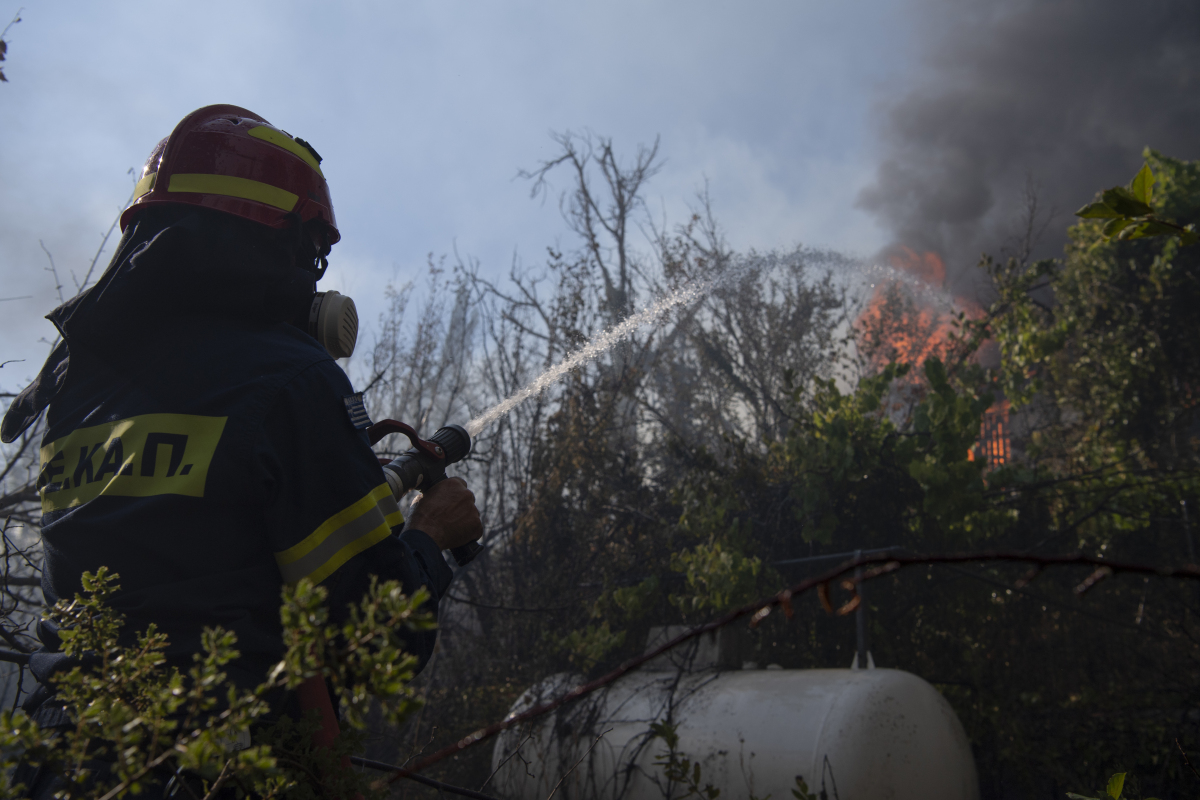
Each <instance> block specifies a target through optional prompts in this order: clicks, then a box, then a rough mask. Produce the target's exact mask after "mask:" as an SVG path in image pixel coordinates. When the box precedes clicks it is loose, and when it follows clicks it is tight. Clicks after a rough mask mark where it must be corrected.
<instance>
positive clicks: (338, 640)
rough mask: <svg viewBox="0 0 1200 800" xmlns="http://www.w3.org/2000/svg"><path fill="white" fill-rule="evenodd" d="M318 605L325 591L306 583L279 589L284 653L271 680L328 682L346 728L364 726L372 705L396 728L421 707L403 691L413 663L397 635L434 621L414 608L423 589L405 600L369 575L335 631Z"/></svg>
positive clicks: (391, 584) (425, 595)
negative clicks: (360, 597) (318, 679)
mask: <svg viewBox="0 0 1200 800" xmlns="http://www.w3.org/2000/svg"><path fill="white" fill-rule="evenodd" d="M325 599H326V592H325V589H324V588H323V587H320V586H313V585H312V583H311V582H308V581H301V582H300V583H299V584H298V585H297V586H296V587H295V588H294V589H292V590H285V592H284V602H283V607H282V609H281V615H282V618H283V626H284V643H285V645H286V648H287V649H286V651H285V654H284V658H283V661H281V662H279V664H277V665H276V666H275V668H274V669H273V670H272V672H271V675H270V678H271V680H272V681H277V682H280V683H281V684H282V685H284V686H286V687H287V688H288V689H294V688H296V687H297V686H299V685H300V684H301V683H303V682H304V681H305V680H306V679H308V678H311V677H313V676H315V675H320V676H321V677H323V678H325V679H326V680H327V681H329V682H330V683H331V684H332V686H333V689H334V693H335V697H336V699H337V700H339V701H340V702H341V709H342V713H343V715H344V718H345V720H346V722H347V723H349V725H350V726H351V727H353V728H362V727H363V726H364V725H365V724H366V720H365V718H366V713H367V710H368V707H369V706H370V704H371V700H372V699H375V700H376V701H378V703H379V707H380V709H381V710H382V714H383V718H384V720H386V721H387V722H389V723H391V724H399V723H400V722H402V721H403V720H404V719H405V718H407V717H408V715H409V714H411V713H412V712H413V711H415V710H416V709H417V708H418V707H419V705H420V702H419V700H418V699H417V698H416V696H415V694H414V692H413V689H412V687H410V686H409V682H410V681H411V680H412V679H413V676H414V675H415V673H416V667H417V657H416V656H413V655H409V654H407V653H405V652H403V641H402V640H401V638H400V633H401V632H402V631H405V630H412V631H420V630H429V629H431V628H432V627H433V625H434V622H433V616H432V615H431V614H429V613H427V612H422V611H421V610H420V607H421V606H422V605H423V604H424V603H425V602H426V601H427V600H428V599H429V592H428V590H426V589H425V588H424V587H422V588H420V589H418V590H417V591H416V592H415V593H414V594H413V595H412V597H409V596H407V595H405V594H404V592H403V591H401V588H400V585H399V583H397V582H396V581H388V582H386V583H383V584H380V583H379V582H378V581H377V580H376V579H375V577H374V576H372V577H371V585H370V589H369V590H368V592H367V595H366V599H364V601H363V602H362V603H361V604H359V605H358V606H352V607H351V608H350V615H349V618H348V619H347V621H346V622H345V623H344V624H343V625H342V626H341V627H340V628H339V627H337V626H334V625H331V624H329V623H328V616H329V610H328V606H327V605H326V602H325Z"/></svg>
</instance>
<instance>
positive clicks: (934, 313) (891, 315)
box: [856, 246, 982, 368]
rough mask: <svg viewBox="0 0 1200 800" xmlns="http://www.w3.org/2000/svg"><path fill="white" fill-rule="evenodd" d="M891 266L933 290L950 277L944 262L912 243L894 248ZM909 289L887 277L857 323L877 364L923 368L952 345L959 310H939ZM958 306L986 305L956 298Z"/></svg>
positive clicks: (976, 311)
mask: <svg viewBox="0 0 1200 800" xmlns="http://www.w3.org/2000/svg"><path fill="white" fill-rule="evenodd" d="M889 261H890V263H891V266H892V267H893V268H894V269H896V270H899V271H902V272H905V273H907V274H909V275H911V276H913V277H914V278H916V279H917V280H918V281H920V282H921V283H924V284H926V285H927V286H929V287H930V288H932V289H941V288H942V286H943V284H944V283H945V281H946V265H945V263H944V262H943V261H942V259H941V257H940V256H939V255H938V254H937V253H934V252H932V251H930V252H925V253H917V252H916V251H914V250H913V249H911V248H909V247H904V246H900V247H897V248H895V250H894V251H893V253H892V255H891V257H890V258H889ZM919 294H920V293H919V292H912V291H909V290H908V289H907V287H906V286H905V285H904V282H903V281H899V280H890V281H883V282H881V283H879V284H878V285H876V287H875V292H874V294H873V295H872V297H871V301H870V302H869V303H868V304H867V307H866V309H864V311H863V313H862V314H861V315H860V316H859V318H858V322H857V323H856V326H857V327H858V329H859V332H860V333H861V334H863V335H864V343H865V344H866V347H867V350H868V351H869V352H870V354H871V357H872V360H873V361H874V362H875V363H876V364H877V365H879V366H882V365H883V364H886V363H887V362H889V361H902V362H906V363H909V364H912V365H913V366H914V367H917V368H919V367H920V366H921V364H923V363H924V362H925V361H926V360H927V359H929V358H932V357H934V356H936V357H938V358H942V359H945V358H946V356H947V355H948V353H949V351H950V349H951V347H952V345H953V340H952V334H953V332H954V315H955V312H953V311H952V310H950V309H948V308H939V307H938V306H937V305H935V304H933V303H931V302H930V301H929V300H927V299H925V298H922V297H920V296H919ZM954 304H955V306H957V307H958V308H960V309H963V310H965V311H966V312H967V313H968V314H970V315H971V316H976V315H978V314H979V313H981V312H982V309H980V308H979V306H978V305H977V304H976V303H973V302H971V301H969V300H965V299H962V298H956V299H955V303H954Z"/></svg>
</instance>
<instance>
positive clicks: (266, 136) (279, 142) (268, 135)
mask: <svg viewBox="0 0 1200 800" xmlns="http://www.w3.org/2000/svg"><path fill="white" fill-rule="evenodd" d="M250 135H251V136H253V137H254V138H255V139H262V140H263V141H265V142H270V143H271V144H273V145H276V146H278V147H282V148H283V149H284V150H287V151H288V152H289V153H291V154H292V155H294V156H299V157H300V158H301V159H303V160H304V163H305V164H308V165H309V166H310V167H312V168H313V169H315V170H316V171H317V174H318V175H320V176H321V177H322V178H324V177H325V173H324V172H321V165H320V164H319V163H317V159H315V158H313V154H312V153H310V152H309V151H308V148H307V147H305V146H304V145H302V144H300V143H299V142H297V141H296V140H295V139H293V138H292V137H290V136H288V135H287V134H286V133H284V132H283V131H277V130H275V129H274V128H270V127H268V126H266V125H259V126H258V127H257V128H251V129H250Z"/></svg>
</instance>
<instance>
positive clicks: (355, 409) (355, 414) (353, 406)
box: [342, 392, 371, 431]
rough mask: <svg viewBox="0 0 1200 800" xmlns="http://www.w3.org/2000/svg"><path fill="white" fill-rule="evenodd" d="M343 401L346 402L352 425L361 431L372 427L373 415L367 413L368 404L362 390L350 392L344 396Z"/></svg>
mask: <svg viewBox="0 0 1200 800" xmlns="http://www.w3.org/2000/svg"><path fill="white" fill-rule="evenodd" d="M342 402H343V403H345V404H346V414H347V416H349V417H350V424H351V425H353V426H354V427H355V428H356V429H357V430H360V431H365V430H366V429H367V428H369V427H371V416H370V415H369V414H368V413H367V407H366V405H364V404H363V394H362V392H355V393H354V394H348V395H346V396H345V397H343V398H342Z"/></svg>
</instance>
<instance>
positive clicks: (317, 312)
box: [305, 291, 358, 358]
mask: <svg viewBox="0 0 1200 800" xmlns="http://www.w3.org/2000/svg"><path fill="white" fill-rule="evenodd" d="M305 330H306V331H308V334H309V335H310V336H312V337H313V338H314V339H316V340H317V341H318V342H320V343H321V344H322V345H323V346H324V347H325V349H326V350H328V351H329V355H331V356H333V357H334V358H348V357H349V356H350V355H351V354H353V353H354V344H355V342H357V341H358V309H356V308H355V307H354V301H353V300H351V299H350V298H349V297H347V296H346V295H344V294H341V293H339V292H334V291H328V292H317V293H316V294H314V295H313V298H312V304H311V305H310V306H309V309H308V325H307V326H306V327H305Z"/></svg>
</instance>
